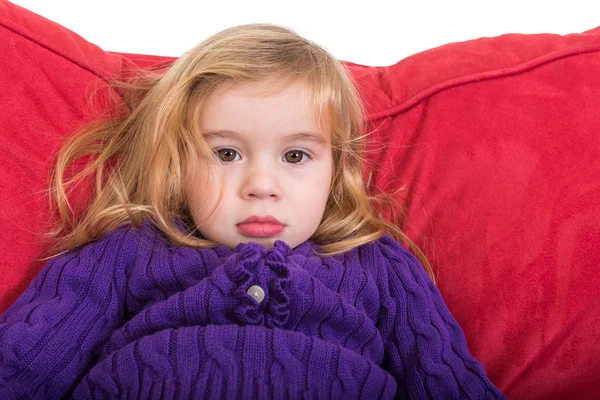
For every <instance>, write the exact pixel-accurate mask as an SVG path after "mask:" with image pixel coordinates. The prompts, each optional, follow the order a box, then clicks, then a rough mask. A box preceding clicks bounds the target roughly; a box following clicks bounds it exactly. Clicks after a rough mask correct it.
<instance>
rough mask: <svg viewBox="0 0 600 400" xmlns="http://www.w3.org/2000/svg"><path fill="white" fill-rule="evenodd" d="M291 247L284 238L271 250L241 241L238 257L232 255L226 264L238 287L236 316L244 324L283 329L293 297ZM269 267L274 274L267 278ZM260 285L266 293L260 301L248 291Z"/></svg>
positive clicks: (235, 291)
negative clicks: (290, 269)
mask: <svg viewBox="0 0 600 400" xmlns="http://www.w3.org/2000/svg"><path fill="white" fill-rule="evenodd" d="M292 252H293V250H292V248H291V247H290V246H289V245H288V244H287V243H285V242H283V241H281V240H277V241H275V243H274V245H273V247H272V248H271V249H266V248H265V247H264V246H262V245H261V244H259V243H255V242H249V243H240V244H238V245H237V246H236V247H235V249H234V254H239V256H238V257H231V258H230V259H229V260H228V262H227V263H226V266H225V269H226V273H227V276H228V277H229V279H230V280H231V282H233V283H234V285H235V286H236V288H235V289H234V292H233V297H234V298H235V299H236V300H237V301H238V304H237V305H236V306H235V308H234V310H233V316H234V317H235V319H236V321H237V322H238V323H239V324H240V325H241V326H244V325H265V326H267V327H269V328H273V327H278V328H281V327H283V326H284V325H285V323H286V322H287V320H288V318H289V314H290V310H289V303H290V297H289V294H288V289H289V287H290V281H289V269H288V268H289V267H288V265H287V264H288V263H289V262H290V261H289V260H288V257H289V256H290V255H291V254H292ZM263 265H264V266H265V267H268V269H269V270H270V271H272V272H273V275H274V276H273V277H271V278H270V279H267V276H268V275H271V274H269V273H268V271H267V269H266V268H261V266H263ZM256 284H258V285H259V286H261V287H262V288H263V290H264V292H265V297H264V299H263V300H262V301H261V302H260V303H258V302H257V301H256V300H255V299H254V298H253V297H252V296H250V295H249V294H248V289H249V288H250V286H252V285H256Z"/></svg>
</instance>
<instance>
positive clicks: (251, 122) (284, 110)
mask: <svg viewBox="0 0 600 400" xmlns="http://www.w3.org/2000/svg"><path fill="white" fill-rule="evenodd" d="M316 111H317V110H316V109H315V107H314V104H313V91H312V88H311V87H310V86H309V85H308V84H307V83H306V82H304V81H301V80H299V81H293V82H286V81H281V80H279V81H277V80H272V81H258V82H245V83H226V84H223V85H221V86H220V87H218V88H217V89H216V90H215V91H214V92H213V93H212V94H211V95H210V96H208V97H207V99H206V101H205V102H204V104H203V107H202V110H201V116H200V117H201V118H200V123H201V127H202V130H203V132H208V131H233V132H240V133H245V132H246V131H253V130H259V131H266V132H270V131H273V130H279V131H282V132H284V133H290V132H291V131H294V132H313V133H315V134H321V129H320V127H319V124H318V119H319V118H318V117H317V114H318V113H317V112H316Z"/></svg>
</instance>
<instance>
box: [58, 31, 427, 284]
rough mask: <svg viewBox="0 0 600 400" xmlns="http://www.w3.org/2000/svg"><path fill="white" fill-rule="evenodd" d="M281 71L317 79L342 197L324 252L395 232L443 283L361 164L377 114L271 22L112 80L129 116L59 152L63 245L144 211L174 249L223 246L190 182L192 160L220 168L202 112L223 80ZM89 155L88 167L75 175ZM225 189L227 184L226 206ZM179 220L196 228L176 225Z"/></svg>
mask: <svg viewBox="0 0 600 400" xmlns="http://www.w3.org/2000/svg"><path fill="white" fill-rule="evenodd" d="M273 78H275V79H276V80H281V81H287V82H293V81H296V80H299V79H302V80H304V81H305V82H307V83H308V85H309V86H310V87H311V89H312V94H313V98H312V104H313V110H314V111H315V114H316V118H317V123H318V126H319V127H320V129H321V132H327V133H329V135H330V136H329V139H330V143H331V147H332V156H333V161H334V175H333V179H332V183H331V192H330V196H329V199H328V200H327V203H326V206H325V212H324V216H323V219H322V221H321V223H320V225H319V227H318V228H317V230H316V231H315V232H314V234H313V235H312V236H311V238H310V239H311V240H314V241H316V242H318V243H320V244H321V248H322V250H323V251H324V253H321V254H320V255H322V256H328V255H334V254H339V253H342V252H345V251H347V250H350V249H352V248H355V247H357V246H360V245H362V244H366V243H369V242H371V241H373V240H376V239H379V238H380V237H381V236H382V235H383V234H384V233H386V232H387V233H389V234H390V235H391V236H392V237H393V238H394V239H395V240H396V241H398V242H401V243H403V244H404V245H405V246H406V245H408V246H409V247H410V249H411V250H412V251H413V253H415V254H416V256H417V258H418V259H419V261H420V262H421V263H422V265H423V266H424V268H425V270H426V271H427V272H428V273H429V275H430V276H431V278H432V279H433V280H434V282H435V277H434V274H433V271H432V268H431V265H430V264H429V262H428V261H427V258H426V257H425V255H424V254H423V252H422V251H421V250H420V249H419V247H418V246H417V245H416V244H415V243H413V242H412V241H411V240H410V239H409V238H408V237H407V236H406V235H405V234H404V233H403V232H402V230H401V229H400V228H399V225H400V224H401V223H403V220H402V221H400V220H397V221H394V220H392V221H388V220H387V219H386V218H385V217H384V207H385V206H386V205H387V206H389V207H390V210H391V211H394V206H395V205H394V204H393V200H392V199H393V196H390V195H387V194H383V193H380V194H379V195H374V194H370V193H368V189H367V188H368V187H369V185H370V177H369V178H368V179H367V183H365V182H364V180H363V177H362V170H363V166H364V165H363V160H364V157H365V148H366V147H365V140H366V138H367V137H368V136H369V133H365V131H366V122H365V121H366V115H365V111H364V108H363V105H362V101H361V99H360V97H359V95H358V93H357V90H356V88H355V85H354V84H353V82H352V78H351V75H350V74H349V73H348V72H347V71H346V70H345V68H344V66H343V65H342V64H341V63H340V62H339V61H338V60H337V59H335V58H334V57H333V56H332V55H331V54H329V53H328V52H327V51H325V50H324V49H323V48H321V47H320V46H318V45H316V44H314V43H313V42H311V41H308V40H307V39H305V38H302V37H301V36H299V35H298V34H296V33H295V32H293V31H291V30H289V29H287V28H283V27H279V26H276V25H268V24H248V25H241V26H236V27H233V28H229V29H226V30H223V31H221V32H219V33H217V34H215V35H213V36H211V37H210V38H208V39H207V40H205V41H203V42H202V43H200V44H199V45H197V46H196V47H194V48H193V49H191V50H190V51H188V52H187V53H186V54H184V55H183V56H182V57H181V58H179V59H177V60H176V61H175V62H174V63H173V65H172V66H170V67H169V68H168V69H167V70H166V72H165V71H157V70H152V69H150V70H148V71H145V73H144V74H143V75H139V76H138V77H137V78H136V79H135V80H130V81H127V82H125V81H115V82H114V83H113V84H112V86H113V87H114V88H117V90H124V93H125V94H126V96H125V97H124V100H125V104H126V105H127V107H128V111H129V112H126V113H123V115H120V116H114V117H112V118H108V119H104V120H98V121H96V122H93V123H91V124H88V125H86V126H84V127H83V128H81V129H80V131H79V132H77V133H76V134H75V135H73V136H72V137H71V138H69V139H68V140H67V141H66V143H65V144H64V146H63V147H62V148H61V150H60V151H59V153H58V156H57V161H56V165H55V168H54V170H53V173H52V178H51V182H50V198H51V204H52V207H53V208H54V210H55V214H57V216H58V217H59V220H58V221H57V222H56V227H55V228H54V229H52V230H51V231H50V232H49V233H48V237H51V238H53V239H54V240H55V243H56V245H55V246H54V249H55V250H56V249H66V250H70V249H73V248H75V247H77V246H78V245H80V244H84V243H87V242H90V241H92V240H95V239H97V238H99V237H102V236H103V235H105V234H106V233H108V232H110V231H111V230H114V229H115V228H117V227H119V226H122V225H126V224H132V225H135V226H139V225H140V224H141V223H142V220H143V219H144V218H150V219H151V220H152V221H153V222H154V224H155V225H156V226H157V227H158V228H159V229H161V230H162V231H163V232H164V233H165V235H166V236H167V237H168V238H169V240H170V241H171V242H172V243H173V244H175V245H187V246H193V247H198V248H204V247H213V246H215V245H216V243H214V242H212V241H209V240H205V239H203V238H201V237H198V236H196V235H194V233H197V232H196V228H195V226H194V224H193V221H192V220H191V217H190V212H189V210H188V208H187V202H186V193H185V187H184V185H183V182H184V178H185V176H186V173H187V172H188V169H189V162H190V161H192V160H194V159H196V158H197V157H200V158H201V159H203V160H205V161H207V162H208V165H209V166H210V168H211V169H213V168H214V171H216V172H217V173H219V172H220V170H219V168H218V164H217V161H216V160H215V157H214V154H213V152H212V150H211V149H210V148H209V147H208V145H207V144H206V142H205V141H204V139H203V135H202V132H200V126H201V124H200V121H199V118H200V117H199V115H200V113H199V112H198V110H201V109H202V105H203V103H204V102H205V101H206V99H207V97H208V96H209V95H210V94H211V93H213V92H214V91H215V89H216V88H218V87H219V86H221V85H222V84H224V83H233V84H235V83H246V82H254V81H262V80H266V79H273ZM82 160H86V161H87V162H86V164H85V165H84V166H83V167H81V168H79V170H77V171H76V172H74V173H73V174H72V176H70V177H67V175H68V174H67V172H68V171H69V170H70V168H71V169H72V168H73V166H75V165H76V164H77V163H79V164H81V163H82ZM221 178H222V175H221ZM86 179H93V180H94V182H95V183H94V189H93V195H92V196H91V199H89V201H87V203H86V204H85V206H84V207H82V209H81V210H77V209H76V208H74V207H73V205H72V204H71V203H70V201H69V196H70V195H71V194H72V193H73V192H74V189H75V187H76V186H77V185H78V184H80V183H82V182H83V181H85V180H86ZM221 182H223V181H221ZM223 189H224V188H223V185H221V193H220V196H219V201H220V199H221V198H222V196H223ZM215 208H216V205H215ZM215 208H213V211H214V209H215ZM402 217H403V216H402ZM394 219H396V218H394ZM178 220H179V221H183V222H184V225H185V229H183V230H182V229H180V227H178V226H177V224H176V221H178Z"/></svg>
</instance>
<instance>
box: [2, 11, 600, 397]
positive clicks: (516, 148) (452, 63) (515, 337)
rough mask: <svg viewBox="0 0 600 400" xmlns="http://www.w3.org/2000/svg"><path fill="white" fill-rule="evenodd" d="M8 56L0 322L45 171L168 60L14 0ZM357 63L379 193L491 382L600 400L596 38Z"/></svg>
mask: <svg viewBox="0 0 600 400" xmlns="http://www.w3.org/2000/svg"><path fill="white" fill-rule="evenodd" d="M399 39H400V38H399ZM0 56H1V58H2V61H1V62H0V93H2V95H1V96H0V110H2V115H3V116H2V118H0V148H1V152H0V227H1V228H2V229H0V246H1V247H0V248H1V250H2V251H0V265H1V266H2V267H1V268H2V273H1V274H0V312H2V311H4V310H5V309H6V307H8V306H9V305H10V304H11V303H12V302H13V301H14V300H15V299H16V297H17V296H18V295H19V294H20V293H21V292H22V291H23V290H24V289H25V287H26V286H27V285H28V284H29V282H30V281H31V279H32V278H33V276H35V274H36V273H37V272H38V271H39V269H40V268H41V266H42V265H43V262H41V261H35V259H36V257H39V255H40V254H41V251H42V246H43V245H42V244H41V242H40V241H39V237H38V233H40V232H42V231H43V229H44V227H45V224H46V221H48V212H49V211H48V206H47V203H46V200H45V197H44V194H43V190H44V189H45V187H46V182H47V178H48V169H49V166H50V164H51V162H52V157H53V154H54V153H55V151H56V150H57V148H58V146H59V145H60V143H61V142H62V140H63V139H64V138H65V137H66V136H68V135H69V134H71V133H72V132H73V130H74V129H75V128H77V127H78V126H80V125H81V124H82V123H84V122H86V121H89V120H91V119H94V118H97V117H98V116H99V115H101V114H102V104H104V103H103V102H102V101H100V102H99V103H95V104H92V105H93V107H92V105H90V104H88V103H89V102H88V100H87V97H88V96H89V94H90V93H91V91H92V90H94V89H97V88H102V87H105V86H106V85H107V83H106V82H107V80H109V79H110V78H111V77H112V76H118V77H119V76H121V77H122V76H124V75H125V74H127V73H128V72H127V71H128V70H129V69H130V68H135V67H137V66H147V65H150V64H155V63H168V62H170V61H172V59H170V58H166V57H153V56H141V55H133V54H116V53H110V52H105V51H102V50H101V49H99V48H98V47H97V46H94V45H93V44H91V43H89V42H87V41H85V40H84V39H82V38H81V37H79V36H77V35H76V34H74V33H73V32H70V31H69V30H67V29H65V28H63V27H61V26H60V25H58V24H56V23H53V22H51V21H49V20H47V19H45V18H43V17H41V16H38V15H36V14H33V13H31V12H29V11H27V10H25V9H22V8H20V7H18V6H16V5H13V4H11V3H9V2H7V1H5V0H0ZM346 65H347V66H348V67H349V68H350V70H351V71H352V73H353V75H354V76H355V77H356V78H357V82H358V85H359V88H360V91H361V93H362V95H363V97H364V98H365V102H366V105H367V109H368V111H369V126H370V128H371V129H374V130H376V132H375V134H374V135H373V137H372V143H371V146H370V147H371V150H372V151H373V157H372V158H371V163H370V165H369V168H371V169H374V170H375V180H374V185H375V186H377V187H378V188H382V189H396V188H400V187H405V191H404V193H403V194H402V195H401V197H402V199H404V204H405V208H406V209H405V212H406V215H407V220H408V223H407V226H406V227H405V230H406V232H407V234H408V235H409V236H410V237H411V238H413V240H415V241H416V243H417V244H418V245H419V246H420V247H421V248H422V249H423V250H424V251H425V253H426V255H427V257H428V258H429V260H430V261H431V262H432V264H433V266H434V269H435V270H436V273H437V276H438V279H439V288H440V290H441V292H442V294H443V296H444V298H445V300H446V302H447V304H448V307H449V308H450V310H451V311H452V313H453V314H454V316H455V317H456V318H457V320H458V321H459V323H460V324H461V325H462V327H463V329H464V331H465V334H466V336H467V340H468V343H469V348H470V349H471V352H472V353H473V354H474V355H475V356H476V357H477V358H478V359H479V360H481V361H482V363H483V364H484V366H485V367H486V370H487V372H488V375H489V376H490V379H491V380H492V381H493V382H494V383H495V384H496V385H497V386H498V387H499V388H500V389H501V390H502V391H503V392H504V393H505V394H506V395H507V397H508V398H509V399H584V398H587V399H592V398H600V384H598V376H600V346H599V345H598V342H600V297H599V296H598V288H599V287H600V269H599V268H598V266H599V265H600V252H599V251H598V247H599V245H600V161H598V160H599V159H600V145H599V144H598V138H599V136H598V132H599V131H600V102H599V101H598V94H599V93H600V74H598V71H600V28H597V29H594V30H591V31H588V32H585V33H583V34H572V35H566V36H559V35H550V34H540V35H521V34H511V35H503V36H499V37H494V38H482V39H477V40H472V41H468V42H464V43H452V44H447V45H444V46H441V47H438V48H435V49H431V50H429V51H426V52H423V53H419V54H416V55H414V56H412V57H409V58H407V59H404V60H402V61H400V62H398V63H397V64H395V65H393V66H389V67H377V68H376V67H367V66H362V65H357V64H352V63H346ZM99 104H100V106H99Z"/></svg>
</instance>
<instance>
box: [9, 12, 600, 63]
mask: <svg viewBox="0 0 600 400" xmlns="http://www.w3.org/2000/svg"><path fill="white" fill-rule="evenodd" d="M11 1H12V2H13V3H15V4H18V5H21V6H23V7H25V8H27V9H29V10H31V11H34V12H36V13H38V14H41V15H43V16H45V17H47V18H49V19H51V20H53V21H55V22H58V23H59V24H61V25H63V26H65V27H67V28H69V29H71V30H72V31H74V32H76V33H78V34H79V35H81V36H83V37H84V38H85V39H87V40H89V41H90V42H92V43H94V44H96V45H98V46H100V47H101V48H102V49H104V50H109V51H118V52H126V53H140V54H154V55H165V56H176V57H178V56H180V55H182V54H183V53H184V52H185V51H186V50H188V49H190V48H191V47H193V46H194V45H195V44H197V43H198V42H200V41H202V40H203V39H205V38H207V37H208V36H210V35H211V34H213V33H215V32H217V31H219V30H221V29H224V28H227V27H230V26H233V25H238V24H243V23H250V22H268V23H275V24H279V25H283V26H286V27H288V28H291V29H293V30H295V31H296V32H298V33H299V34H301V35H302V36H305V37H307V38H308V39H310V40H313V41H315V42H317V43H318V44H320V45H322V46H323V47H325V48H326V49H327V50H329V51H330V52H331V53H332V54H333V55H334V56H336V57H337V58H338V59H341V60H345V61H352V62H355V63H358V64H364V65H373V66H384V65H390V64H394V63H396V62H397V61H399V60H401V59H403V58H405V57H407V56H409V55H411V54H414V53H417V52H420V51H423V50H427V49H430V48H433V47H436V46H440V45H443V44H445V43H449V42H456V41H463V40H469V39H476V38H478V37H483V36H497V35H501V34H505V33H557V34H568V33H579V32H583V31H586V30H589V29H592V28H595V27H597V26H600V1H598V0H562V1H555V0H548V1H540V0H520V1H517V0H493V1H489V0H479V1H472V0H469V1H467V0H445V1H444V0H410V1H407V0H397V1H389V0H388V1H382V0H359V1H354V0H346V1H327V0H320V1H314V0H301V1H285V0H279V1H267V0H264V1H258V0H256V1H253V0H246V1H227V0H212V1H203V0H196V1H193V0H185V1H184V0H164V1H158V0H98V1H91V0H11Z"/></svg>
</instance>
